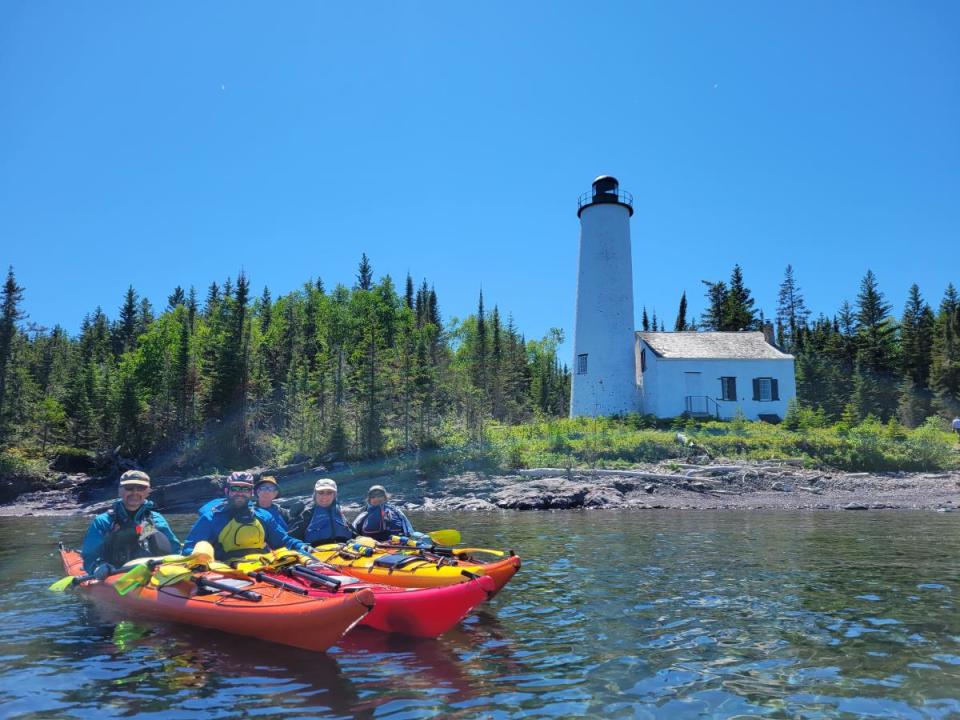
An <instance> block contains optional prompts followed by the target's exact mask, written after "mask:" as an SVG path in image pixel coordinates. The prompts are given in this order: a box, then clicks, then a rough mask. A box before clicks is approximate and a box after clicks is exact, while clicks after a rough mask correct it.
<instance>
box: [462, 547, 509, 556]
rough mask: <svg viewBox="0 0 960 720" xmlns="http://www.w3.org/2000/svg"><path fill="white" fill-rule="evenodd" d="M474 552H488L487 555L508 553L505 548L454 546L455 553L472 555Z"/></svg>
mask: <svg viewBox="0 0 960 720" xmlns="http://www.w3.org/2000/svg"><path fill="white" fill-rule="evenodd" d="M474 553H486V554H487V555H496V556H497V557H503V556H504V555H506V553H505V552H504V551H503V550H492V549H490V548H453V554H454V555H472V554H474Z"/></svg>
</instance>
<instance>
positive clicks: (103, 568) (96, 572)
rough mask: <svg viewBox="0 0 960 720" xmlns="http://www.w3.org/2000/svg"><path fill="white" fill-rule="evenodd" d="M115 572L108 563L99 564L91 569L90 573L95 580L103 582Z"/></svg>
mask: <svg viewBox="0 0 960 720" xmlns="http://www.w3.org/2000/svg"><path fill="white" fill-rule="evenodd" d="M114 571H116V568H115V567H114V566H113V565H111V564H110V563H100V564H99V565H97V566H96V567H95V568H94V569H93V573H91V574H92V575H93V576H94V577H95V578H96V579H97V580H99V581H100V582H103V581H104V580H106V579H107V576H108V575H110V574H111V573H113V572H114Z"/></svg>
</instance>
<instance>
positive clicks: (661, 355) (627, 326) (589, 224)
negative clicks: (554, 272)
mask: <svg viewBox="0 0 960 720" xmlns="http://www.w3.org/2000/svg"><path fill="white" fill-rule="evenodd" d="M578 205H579V206H578V210H577V214H578V216H579V217H580V258H579V268H578V275H577V316H576V323H575V328H574V339H573V353H574V362H573V383H572V387H571V393H570V416H571V417H577V416H580V415H588V416H597V415H623V414H626V413H631V412H639V413H645V414H651V415H656V416H657V417H676V416H678V415H683V414H688V415H691V416H693V417H716V418H721V419H727V418H732V417H734V416H735V415H736V414H737V411H738V410H739V411H740V412H742V413H743V415H744V416H746V417H747V418H749V419H753V420H757V419H760V420H771V421H776V420H779V419H782V418H783V416H784V415H785V414H786V411H787V403H788V401H789V400H790V399H791V398H793V397H795V396H796V393H797V390H796V381H795V376H794V359H793V356H792V355H788V354H786V353H784V352H781V351H780V350H779V349H778V348H777V347H776V346H775V345H774V343H773V328H772V327H771V326H770V325H767V326H766V327H765V328H764V331H763V332H637V331H636V330H635V326H634V324H633V264H632V257H631V247H630V217H631V216H632V215H633V197H632V196H631V195H630V193H627V192H624V191H622V190H620V187H619V183H618V182H617V180H616V178H613V177H610V176H609V175H602V176H600V177H598V178H597V179H596V180H594V181H593V189H592V190H591V191H590V192H588V193H584V194H583V195H581V197H580V202H579V204H578Z"/></svg>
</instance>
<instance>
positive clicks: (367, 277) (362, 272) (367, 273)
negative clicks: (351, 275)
mask: <svg viewBox="0 0 960 720" xmlns="http://www.w3.org/2000/svg"><path fill="white" fill-rule="evenodd" d="M357 287H358V288H360V289H361V290H369V289H370V288H372V287H373V267H372V266H371V265H370V259H369V258H368V257H367V254H366V253H363V255H361V257H360V268H359V270H357Z"/></svg>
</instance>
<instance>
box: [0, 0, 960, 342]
mask: <svg viewBox="0 0 960 720" xmlns="http://www.w3.org/2000/svg"><path fill="white" fill-rule="evenodd" d="M958 37H960V4H957V3H955V2H922V3H904V2H864V1H861V2H803V3H772V2H737V3H707V2H702V3H690V2H669V3H668V2H658V3H649V2H643V3H641V2H629V3H616V2H604V3H582V2H578V3H559V2H557V3H554V2H550V3H547V2H531V3H515V2H510V3H507V2H502V3H499V2H492V3H440V2H437V3H414V2H402V3H319V2H310V3H298V2H285V3H256V4H254V3H236V2H230V3H192V2H190V3H174V2H164V3H144V2H139V3H130V2H118V3H110V2H97V3H86V2H76V3H66V2H62V3H36V2H29V1H27V0H22V1H21V0H6V2H4V3H2V4H0V263H2V264H3V265H4V266H6V265H8V264H12V265H13V266H14V268H15V271H16V273H17V276H18V279H19V280H20V283H21V284H22V285H24V286H25V287H26V289H27V294H26V303H25V309H26V311H27V312H28V313H29V314H30V319H31V320H34V321H36V322H39V323H42V324H45V325H52V324H53V323H56V322H60V323H61V324H63V325H65V326H66V327H67V328H68V329H69V330H71V331H75V330H76V329H77V328H78V327H79V323H80V320H81V318H82V317H83V315H84V314H85V313H87V312H89V311H91V310H92V309H93V308H94V307H96V306H97V305H98V304H99V305H102V306H103V307H104V309H105V310H106V311H107V312H108V314H110V315H111V317H114V316H115V315H116V310H117V308H118V307H119V305H120V302H121V299H122V296H123V292H124V290H125V289H126V287H127V285H128V284H131V283H132V284H133V285H134V287H136V289H137V290H138V291H139V292H141V293H142V294H145V295H146V296H148V297H149V298H150V299H151V300H152V301H153V302H154V304H155V305H157V306H162V305H164V304H165V299H166V296H167V294H168V293H169V292H170V291H171V289H172V288H173V287H174V286H176V285H178V284H179V285H182V286H184V287H188V286H190V285H195V286H196V287H197V289H198V291H200V292H201V295H202V294H203V293H204V292H205V288H206V286H207V285H208V284H209V283H210V282H211V281H212V280H222V279H223V278H224V277H225V276H227V275H232V276H235V275H236V274H237V272H238V270H239V269H241V268H243V269H244V270H245V271H246V272H247V273H248V274H249V275H250V277H251V278H252V281H253V285H254V288H255V290H256V291H257V292H259V291H260V290H261V289H262V287H263V285H264V284H267V285H269V286H270V288H271V290H272V291H273V293H274V296H276V295H278V294H281V293H284V292H287V291H289V290H291V289H293V288H295V287H297V286H299V285H300V284H301V283H302V282H303V281H305V280H307V279H308V278H310V277H321V278H323V280H324V281H325V282H326V283H327V285H328V286H332V285H333V284H334V283H336V282H345V283H348V284H349V283H351V282H352V281H353V278H354V276H355V273H356V266H357V262H358V260H359V257H360V254H361V252H366V253H367V254H368V255H369V256H370V258H371V259H372V262H373V266H374V270H375V274H376V275H377V276H379V275H382V274H384V273H389V274H391V275H392V276H393V277H394V279H395V281H396V282H397V284H398V285H399V286H401V287H402V283H403V279H404V277H405V275H406V273H407V272H408V271H410V272H411V273H412V274H413V275H414V277H415V279H416V280H418V281H419V280H420V279H421V278H423V277H426V278H428V280H429V281H430V282H432V283H433V284H434V285H435V287H436V289H437V293H438V296H439V300H440V309H441V312H442V313H443V314H444V316H445V317H447V318H449V317H450V316H461V317H462V316H464V315H466V314H468V313H470V312H472V311H473V310H474V308H475V307H476V299H477V294H478V292H479V290H480V289H481V287H482V288H483V291H484V295H485V298H486V301H487V304H488V306H492V305H494V304H498V305H499V306H500V307H501V309H503V310H504V311H507V312H510V313H512V314H513V315H514V317H515V319H516V322H517V324H518V326H519V327H520V328H521V330H523V331H524V332H525V333H526V334H527V336H528V337H540V336H542V335H544V334H545V333H546V332H547V331H548V329H549V328H550V327H552V326H557V327H561V328H564V329H565V330H566V332H567V333H568V340H569V333H570V331H571V328H572V324H573V312H574V295H575V283H576V261H577V241H578V233H579V225H578V221H577V216H576V200H577V196H578V195H579V194H580V193H581V192H583V191H585V190H587V189H588V188H589V186H590V182H591V180H592V179H593V178H594V177H595V176H597V175H599V174H604V173H609V174H614V175H616V176H617V177H618V178H620V181H621V186H622V187H623V188H624V189H626V190H629V191H631V192H632V193H633V195H634V197H635V202H636V213H635V215H634V217H633V221H632V232H633V246H634V278H635V285H636V287H635V297H636V302H637V324H638V325H639V309H640V307H641V306H644V305H645V306H646V307H647V308H648V309H649V310H651V311H652V310H653V309H654V308H656V311H657V313H658V316H660V317H662V318H665V320H666V321H667V324H668V325H670V324H672V322H673V319H674V317H675V314H676V309H677V304H678V300H679V297H680V293H681V291H683V290H686V291H687V294H688V297H689V300H690V304H691V312H692V313H693V314H696V315H699V314H700V313H701V312H702V309H703V305H704V302H703V291H702V285H701V283H700V280H702V279H725V278H727V277H728V276H729V273H730V269H731V268H732V266H733V264H734V263H740V264H741V265H742V266H743V269H744V274H745V278H746V282H747V285H748V286H749V287H750V288H751V289H752V290H753V292H754V295H755V297H756V299H757V301H758V305H759V306H760V307H762V308H764V310H765V311H766V313H767V314H768V315H772V314H773V312H774V310H775V307H776V292H777V287H778V285H779V283H780V282H781V280H782V278H783V271H784V268H785V266H786V265H787V263H792V264H793V266H794V269H795V273H796V277H797V279H798V281H799V282H800V285H801V288H802V289H803V291H804V294H805V295H806V298H807V301H808V304H809V305H810V306H811V307H812V308H813V310H814V311H815V312H818V311H824V312H828V313H832V312H834V311H835V310H836V309H837V307H838V306H839V304H840V303H841V302H842V301H843V300H844V299H850V300H851V301H852V300H853V299H854V298H855V296H856V292H857V287H858V283H859V280H860V278H861V277H862V276H863V274H864V272H865V271H866V269H867V268H868V267H869V268H872V269H873V271H874V272H875V273H876V275H877V277H878V279H879V282H880V286H881V289H882V290H883V291H884V292H885V293H886V295H887V298H888V300H890V301H891V302H892V303H893V304H894V309H895V312H896V313H897V314H899V313H900V312H901V310H902V307H903V302H904V300H905V298H906V293H907V289H908V287H909V285H910V284H911V283H912V282H917V283H919V285H920V288H921V291H922V292H923V294H924V296H925V297H926V298H927V299H928V300H929V301H930V302H931V303H933V304H936V303H937V302H939V300H940V297H941V296H942V294H943V290H944V288H945V287H946V285H947V283H948V281H953V282H954V283H958V282H960V272H958V269H960V261H958V260H957V255H958V251H960V243H958V240H960V233H958V229H960V81H958V78H960V42H958V40H957V38H958ZM570 346H571V343H569V342H568V343H567V348H568V349H569V347H570Z"/></svg>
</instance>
